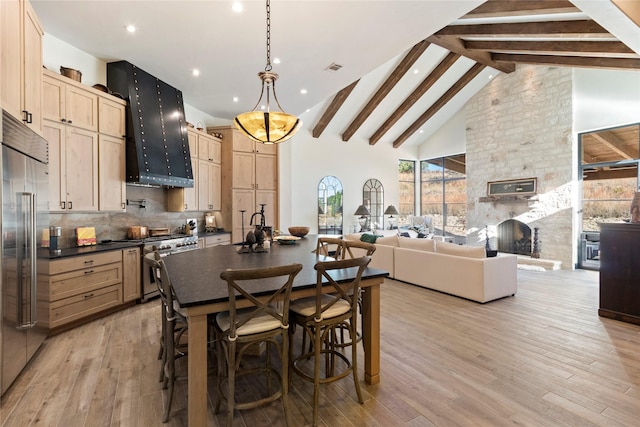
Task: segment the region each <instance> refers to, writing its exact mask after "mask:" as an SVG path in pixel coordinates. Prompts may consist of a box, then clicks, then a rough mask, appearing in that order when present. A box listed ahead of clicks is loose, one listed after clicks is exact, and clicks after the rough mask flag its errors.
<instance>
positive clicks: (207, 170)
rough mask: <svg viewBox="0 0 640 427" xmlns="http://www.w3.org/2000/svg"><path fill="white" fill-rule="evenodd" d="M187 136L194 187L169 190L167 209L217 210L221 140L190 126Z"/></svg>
mask: <svg viewBox="0 0 640 427" xmlns="http://www.w3.org/2000/svg"><path fill="white" fill-rule="evenodd" d="M187 137H188V140H189V152H190V154H191V169H192V171H193V176H194V186H193V187H185V188H172V189H170V190H169V192H168V200H167V210H168V211H169V212H183V211H212V210H220V204H221V198H220V186H221V167H220V160H221V155H220V152H221V149H220V145H221V143H220V140H219V139H218V138H216V137H213V136H211V135H207V134H205V133H202V132H199V131H196V130H192V129H188V130H187Z"/></svg>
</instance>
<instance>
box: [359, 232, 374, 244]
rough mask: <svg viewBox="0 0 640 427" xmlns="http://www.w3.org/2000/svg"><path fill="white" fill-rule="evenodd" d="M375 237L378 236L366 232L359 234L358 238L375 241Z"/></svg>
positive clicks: (368, 241) (364, 240)
mask: <svg viewBox="0 0 640 427" xmlns="http://www.w3.org/2000/svg"><path fill="white" fill-rule="evenodd" d="M377 238H378V236H376V235H375V234H367V233H365V234H363V235H362V236H360V240H361V241H362V242H366V243H375V242H376V239H377Z"/></svg>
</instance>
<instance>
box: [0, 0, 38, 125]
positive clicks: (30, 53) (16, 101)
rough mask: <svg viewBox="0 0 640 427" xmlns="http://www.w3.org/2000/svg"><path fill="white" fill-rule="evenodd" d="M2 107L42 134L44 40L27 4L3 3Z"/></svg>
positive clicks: (0, 39)
mask: <svg viewBox="0 0 640 427" xmlns="http://www.w3.org/2000/svg"><path fill="white" fill-rule="evenodd" d="M0 23H1V25H0V52H1V53H2V61H0V99H1V102H0V104H1V105H2V108H3V109H5V110H7V111H8V112H9V113H10V114H11V115H12V116H14V117H16V118H18V119H19V120H22V121H23V122H24V123H26V124H27V126H29V127H30V128H31V129H33V130H34V131H35V132H36V133H38V134H42V109H41V108H42V90H43V87H42V37H43V35H44V31H43V29H42V26H41V25H40V22H39V21H38V17H37V16H36V14H35V12H34V11H33V9H32V7H31V4H30V3H29V2H28V1H27V0H2V1H0Z"/></svg>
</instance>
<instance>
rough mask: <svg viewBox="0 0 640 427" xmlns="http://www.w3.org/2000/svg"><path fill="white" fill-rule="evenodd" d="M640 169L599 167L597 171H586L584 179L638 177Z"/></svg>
mask: <svg viewBox="0 0 640 427" xmlns="http://www.w3.org/2000/svg"><path fill="white" fill-rule="evenodd" d="M637 176H638V171H637V170H636V169H635V168H633V169H632V168H625V169H599V170H598V171H597V172H590V171H586V172H585V174H584V175H583V177H582V180H583V181H595V180H599V179H619V178H636V177H637Z"/></svg>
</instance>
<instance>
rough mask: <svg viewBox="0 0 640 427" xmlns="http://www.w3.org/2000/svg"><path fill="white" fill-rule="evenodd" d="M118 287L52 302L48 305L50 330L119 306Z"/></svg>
mask: <svg viewBox="0 0 640 427" xmlns="http://www.w3.org/2000/svg"><path fill="white" fill-rule="evenodd" d="M121 292H122V287H121V286H120V285H112V286H107V287H105V288H101V289H97V290H93V291H90V292H85V293H83V294H80V295H76V296H73V297H70V298H65V299H62V300H59V301H55V302H52V303H51V305H50V309H51V316H50V324H49V327H50V328H55V327H58V326H61V325H63V324H65V323H68V322H71V321H73V320H78V319H82V318H83V317H86V316H89V315H91V314H94V313H99V312H101V311H103V310H106V309H107V308H110V307H115V306H117V305H119V304H120V299H121V295H120V293H121Z"/></svg>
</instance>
